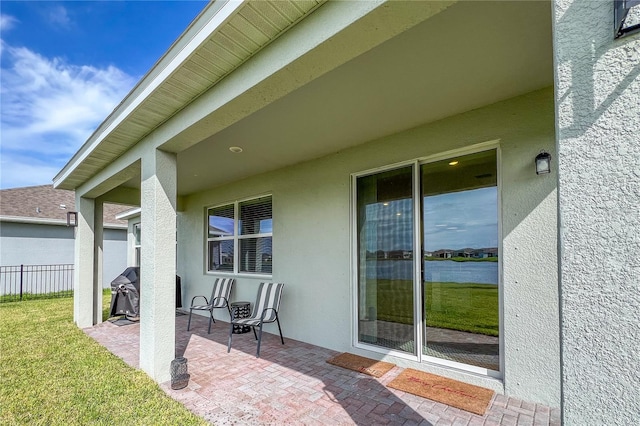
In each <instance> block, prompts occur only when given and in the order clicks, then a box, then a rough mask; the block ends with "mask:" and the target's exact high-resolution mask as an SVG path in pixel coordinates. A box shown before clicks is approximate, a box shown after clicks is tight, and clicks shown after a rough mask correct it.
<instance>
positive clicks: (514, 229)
mask: <svg viewBox="0 0 640 426" xmlns="http://www.w3.org/2000/svg"><path fill="white" fill-rule="evenodd" d="M492 140H499V141H500V147H501V163H500V165H499V170H500V174H501V180H502V188H501V204H502V223H501V228H502V237H503V243H502V250H503V269H504V273H503V290H504V291H503V299H504V320H503V333H502V338H503V341H504V345H503V346H504V351H505V359H504V362H505V368H504V373H505V377H504V385H503V383H502V382H501V381H499V380H496V379H490V378H486V377H481V376H478V375H473V374H467V373H463V372H460V371H453V370H447V369H444V368H441V367H437V366H434V365H427V364H423V365H420V366H417V365H415V363H413V364H412V362H411V361H408V360H406V359H400V358H393V359H392V360H393V361H394V362H396V363H398V364H399V365H403V366H412V367H414V368H421V369H423V370H427V371H432V372H436V373H439V374H444V375H447V376H450V377H454V378H457V379H460V380H465V381H467V382H471V383H476V384H480V385H484V386H489V387H492V388H494V389H496V390H498V391H499V392H505V391H506V393H508V394H509V395H512V396H516V397H520V398H524V399H527V400H532V401H537V402H541V403H545V404H549V405H552V406H558V405H559V401H560V383H559V377H560V366H559V347H558V345H559V322H558V293H557V292H558V285H557V259H556V255H557V241H556V238H555V230H556V176H555V171H554V172H553V173H552V174H551V175H547V176H536V174H535V170H534V163H533V160H534V157H535V156H536V154H537V153H538V152H539V151H540V150H542V149H544V150H547V151H548V152H550V153H551V154H552V155H553V156H554V157H555V150H554V141H555V135H554V121H553V92H552V90H551V89H546V90H542V91H538V92H534V93H531V94H528V95H525V96H522V97H519V98H515V99H512V100H508V101H505V102H501V103H498V104H495V105H492V106H488V107H485V108H481V109H478V110H475V111H471V112H468V113H465V114H462V115H459V116H455V117H451V118H448V119H445V120H442V121H439V122H436V123H433V124H427V125H423V126H420V127H417V128H414V129H411V130H408V131H405V132H402V133H399V134H396V135H392V136H388V137H385V138H382V139H379V140H375V141H372V142H369V143H366V144H364V145H361V146H358V147H355V148H352V149H349V150H345V151H342V152H339V153H336V154H334V155H331V156H328V157H325V158H322V159H319V160H316V161H312V162H307V163H303V164H299V165H296V166H293V167H288V168H285V169H282V170H279V171H276V172H273V173H268V174H265V175H261V176H257V177H254V178H251V179H246V180H243V181H240V182H237V183H234V184H230V185H225V186H222V187H219V188H214V189H211V190H209V191H206V192H203V193H198V194H194V195H191V196H189V197H186V198H185V211H184V212H182V213H181V214H180V218H179V221H178V274H179V275H181V276H182V278H183V281H182V283H183V298H184V301H185V302H188V301H189V300H190V299H191V297H193V296H194V295H198V294H207V295H208V293H209V292H210V291H211V290H210V289H211V284H212V282H213V279H214V276H213V275H208V274H206V273H205V243H206V234H205V229H206V220H205V214H206V208H207V207H208V206H212V205H216V204H221V203H226V202H230V201H234V200H237V199H242V198H245V197H251V196H256V195H260V194H264V193H271V194H273V252H274V260H273V262H274V264H273V270H274V274H273V278H272V280H273V281H278V282H284V283H285V289H284V293H283V301H282V309H281V322H282V327H283V332H284V334H285V336H286V337H287V338H293V339H297V340H302V341H306V342H310V343H313V344H316V345H320V346H324V347H329V348H332V349H335V350H338V351H350V352H355V353H361V354H363V355H366V356H370V357H376V358H382V357H383V354H378V353H371V352H364V351H362V350H357V349H355V348H353V347H352V345H353V336H352V317H353V309H354V308H353V300H352V294H353V291H352V289H353V287H352V286H353V285H354V283H353V282H352V278H351V277H352V265H351V250H352V240H351V235H352V233H351V232H352V228H351V223H352V216H351V206H350V200H351V174H352V173H357V172H360V171H364V170H368V169H372V168H376V167H383V166H387V165H390V164H393V163H397V162H402V161H407V160H411V159H416V158H423V157H427V156H430V155H434V154H439V153H442V152H445V151H449V150H454V149H459V148H464V147H468V146H471V145H474V144H478V143H482V142H486V141H492ZM212 162H215V159H213V158H212ZM259 282H260V279H255V278H251V277H247V276H239V277H237V280H236V286H235V288H234V291H233V293H232V297H231V298H232V300H249V301H252V302H253V301H254V300H255V294H256V290H257V286H258V284H259ZM218 311H220V312H218ZM221 311H223V310H217V311H216V312H215V313H214V314H215V315H216V316H219V317H221V318H225V313H224V312H221ZM274 327H275V326H273V325H269V326H268V327H267V328H266V330H267V331H270V332H276V333H277V330H276V329H275V328H274ZM387 358H389V357H388V356H387Z"/></svg>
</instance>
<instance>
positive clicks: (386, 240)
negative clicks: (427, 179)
mask: <svg viewBox="0 0 640 426" xmlns="http://www.w3.org/2000/svg"><path fill="white" fill-rule="evenodd" d="M423 203H424V206H423V209H424V226H423V229H424V249H425V250H427V251H435V250H440V249H451V250H457V249H463V248H487V247H498V189H497V187H495V186H493V187H488V188H478V189H473V190H467V191H459V192H449V193H445V194H439V195H434V196H429V197H424V199H423ZM412 210H413V204H412V200H411V199H409V198H405V199H401V200H396V201H391V202H388V203H375V204H369V205H367V220H368V221H369V227H368V228H367V231H366V232H367V234H366V239H367V250H369V251H375V250H385V251H389V250H413V211H412Z"/></svg>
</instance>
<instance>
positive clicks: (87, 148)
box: [53, 0, 245, 188]
mask: <svg viewBox="0 0 640 426" xmlns="http://www.w3.org/2000/svg"><path fill="white" fill-rule="evenodd" d="M244 2H245V0H229V1H228V2H226V3H225V4H224V6H222V8H220V10H219V11H217V12H216V13H215V14H214V15H213V16H212V17H211V19H210V20H209V22H207V23H206V24H205V25H204V26H203V27H202V28H201V29H200V30H198V32H197V33H196V34H195V35H194V36H193V38H192V39H191V40H189V42H188V43H187V45H186V46H184V47H183V48H182V49H181V50H180V51H179V52H178V54H177V55H176V56H175V57H174V58H173V59H172V60H171V62H169V64H167V65H166V66H165V67H164V69H162V70H161V71H160V73H158V74H157V75H156V76H155V77H153V78H152V79H151V81H150V82H149V83H148V84H147V85H146V87H144V89H142V91H141V92H140V93H137V94H136V95H135V97H134V98H133V99H132V101H131V103H130V104H129V105H127V106H126V107H125V108H124V109H123V110H120V111H118V109H119V107H120V106H121V105H124V104H125V103H126V101H127V98H129V97H130V96H133V94H134V92H135V91H136V90H137V89H139V87H141V86H142V84H143V83H144V81H145V80H146V79H147V78H149V77H150V75H151V74H153V71H154V70H155V67H154V68H152V69H151V71H149V72H148V73H147V75H146V76H145V77H144V78H143V79H142V81H141V83H140V85H138V86H136V87H134V89H133V90H132V91H131V93H129V95H127V97H126V98H125V100H124V101H122V102H121V104H120V105H119V106H118V107H116V110H115V111H114V113H115V114H117V115H116V116H115V118H114V120H113V121H112V122H111V123H110V124H109V126H108V127H106V128H105V129H100V127H99V128H98V130H96V132H95V133H94V134H93V135H91V137H90V139H89V141H87V143H86V144H85V145H84V146H82V148H80V150H79V151H78V152H77V153H76V155H75V156H74V157H73V158H72V159H71V160H69V162H68V163H67V164H66V165H65V166H64V168H63V169H62V170H61V171H60V172H59V173H58V174H57V175H56V176H55V177H54V178H53V186H54V188H57V187H58V186H59V185H60V184H61V183H62V182H63V181H64V180H65V179H67V178H68V177H69V175H70V174H71V173H72V172H73V171H74V169H75V168H76V167H77V166H78V165H79V164H80V163H82V162H83V161H84V160H85V159H86V158H87V157H88V156H89V155H90V154H91V152H92V151H93V150H95V149H96V148H97V146H98V145H100V143H101V142H102V141H103V140H104V138H105V137H107V136H108V135H109V134H110V133H111V132H112V131H113V130H114V129H115V128H116V127H118V126H119V125H120V124H121V123H122V122H123V121H124V120H126V119H127V117H128V116H129V115H130V114H131V113H132V112H133V111H134V110H135V109H136V108H137V107H139V106H140V104H141V103H142V102H143V101H144V100H145V99H146V98H147V97H148V96H149V95H150V94H151V93H152V92H153V91H154V90H156V89H158V87H160V85H161V84H162V82H163V81H164V80H166V79H167V78H168V77H169V76H170V75H171V74H172V73H173V72H175V71H176V70H177V69H178V68H179V67H180V65H182V63H183V62H184V61H186V60H187V59H188V58H189V56H190V55H191V54H192V53H194V52H195V51H196V49H197V48H198V46H200V45H201V44H202V43H203V42H205V41H206V40H207V38H209V37H210V36H211V34H212V33H213V32H215V30H217V29H219V28H220V27H221V26H222V25H223V24H224V23H225V22H226V21H227V20H228V19H229V18H231V17H232V16H233V15H234V14H235V13H236V12H237V11H238V10H239V9H240V7H241V6H242V5H243V4H244ZM214 3H215V2H214ZM214 3H212V4H211V5H210V6H207V7H211V6H212V5H213V4H214ZM197 19H198V18H196V20H197ZM107 120H108V118H107Z"/></svg>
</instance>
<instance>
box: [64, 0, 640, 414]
mask: <svg viewBox="0 0 640 426" xmlns="http://www.w3.org/2000/svg"><path fill="white" fill-rule="evenodd" d="M618 4H622V2H616V5H618ZM639 76H640V34H637V33H636V34H629V35H627V36H626V37H622V38H618V39H616V38H614V2H611V1H602V2H585V1H582V0H555V1H533V2H523V1H513V2H509V1H503V2H479V1H441V2H437V1H428V2H426V1H425V2H395V1H383V0H381V1H361V2H340V1H336V2H322V1H318V2H314V1H311V2H301V3H295V6H294V5H293V4H292V3H290V2H265V1H256V2H247V1H239V2H219V1H215V2H212V3H210V4H208V5H207V6H206V7H205V9H204V11H203V12H202V14H201V15H199V17H198V18H197V19H196V20H195V21H194V22H193V23H192V25H190V26H189V27H188V28H187V29H186V31H185V32H184V34H183V35H182V36H181V37H180V38H179V39H178V40H177V41H176V42H175V44H174V45H173V46H172V47H171V48H170V49H169V50H168V51H167V52H166V54H165V55H163V56H162V58H161V59H160V60H159V62H158V63H157V64H156V65H155V66H154V68H153V69H152V70H151V71H150V72H149V73H148V74H147V75H146V76H145V77H144V78H143V79H142V80H141V81H140V83H139V84H138V85H137V86H136V87H135V88H134V89H133V90H132V92H131V93H130V94H129V95H128V96H127V97H126V98H125V99H124V100H123V101H122V103H121V104H119V106H118V107H117V108H116V109H115V111H114V112H113V113H112V114H111V115H109V117H107V118H106V119H105V121H104V122H103V123H102V124H101V125H100V126H99V127H98V128H97V130H96V131H95V133H94V134H93V135H92V136H91V137H90V138H89V139H88V140H87V142H86V143H85V145H84V146H83V147H82V148H81V149H80V150H79V151H78V152H77V153H76V154H75V155H74V157H73V158H72V159H71V160H70V161H69V163H68V164H67V165H66V166H65V167H64V168H63V169H62V170H61V171H60V173H59V174H58V175H57V176H56V177H55V179H54V184H55V186H56V187H58V188H64V189H74V190H76V200H77V203H76V205H77V209H78V211H79V218H78V222H79V226H78V229H77V232H78V234H77V241H78V244H77V246H76V247H77V250H78V252H77V262H76V269H75V270H76V281H77V282H79V283H80V287H79V288H78V289H77V291H76V293H75V297H76V301H77V303H76V304H75V311H74V319H75V322H76V324H77V325H78V326H79V327H87V326H91V325H92V324H95V323H96V322H98V321H99V317H98V316H97V315H96V313H95V312H94V308H93V306H94V305H95V304H96V300H97V299H98V298H99V297H100V295H99V294H97V293H96V292H95V291H94V285H93V283H94V282H95V281H96V280H97V279H98V278H99V277H95V276H94V270H96V269H97V268H99V265H100V259H99V257H96V256H94V250H93V247H94V246H95V245H96V244H97V242H96V241H98V240H99V238H98V239H97V238H96V237H95V235H96V232H97V230H99V229H100V228H101V226H103V224H102V219H101V217H99V215H95V214H94V211H95V210H96V209H99V208H100V206H101V205H102V203H103V202H119V203H126V204H135V203H136V202H137V200H139V201H140V204H139V206H140V208H141V222H140V226H141V231H142V234H143V238H142V240H141V244H140V249H141V252H142V255H141V261H140V266H141V268H142V270H143V271H144V272H143V274H142V281H141V287H142V289H141V294H142V297H143V298H145V297H146V298H147V299H146V300H145V302H144V304H143V306H144V308H143V310H142V312H141V339H140V367H141V368H142V369H143V370H144V371H146V372H147V373H148V374H149V375H150V376H152V377H153V378H155V379H156V380H158V381H165V380H167V379H169V366H170V362H171V360H172V359H173V358H174V356H175V351H174V349H175V346H174V345H175V343H174V342H175V334H174V333H175V318H174V312H173V311H174V299H173V297H174V292H175V282H174V275H175V273H176V272H177V273H178V274H179V275H180V276H181V277H182V283H183V294H184V300H185V301H188V300H191V297H193V296H194V295H197V294H207V293H208V292H209V291H210V289H211V285H212V283H213V280H214V278H216V277H227V276H232V277H234V278H236V285H235V287H234V292H233V294H232V299H233V300H253V298H254V297H255V293H256V289H257V286H258V284H259V283H260V282H261V281H276V282H283V283H285V288H284V296H283V301H282V309H281V317H280V319H281V322H282V327H283V330H284V333H285V335H286V337H288V338H290V339H297V340H301V341H305V342H309V343H312V344H315V345H320V346H323V347H327V348H331V349H334V350H336V351H344V352H346V351H348V352H353V353H357V354H360V355H364V356H368V357H372V358H378V359H383V358H384V359H387V360H391V361H393V362H395V363H397V364H398V365H400V366H403V367H413V368H417V369H421V370H425V371H430V372H433V373H437V374H441V375H444V376H447V377H451V378H455V379H458V380H463V381H466V382H470V383H474V384H478V385H482V386H486V387H489V388H492V389H495V390H497V391H498V392H503V393H505V394H507V395H509V396H514V397H518V398H522V399H525V400H529V401H535V402H541V403H545V404H548V405H551V406H561V408H562V413H563V414H562V415H563V420H564V421H565V423H566V424H630V423H632V422H631V419H633V418H637V417H638V414H639V413H640V401H639V400H638V398H637V392H635V390H636V389H637V383H638V381H640V376H639V375H638V374H639V373H638V372H639V371H640V368H639V365H638V356H637V349H638V347H640V337H639V336H640V335H639V334H638V329H639V325H640V324H639V323H640V318H639V315H640V314H639V310H638V306H640V295H639V293H638V291H637V289H638V286H639V285H640V284H639V282H638V279H639V278H638V276H639V274H638V263H637V261H636V260H634V259H632V258H629V256H628V253H637V252H638V247H639V245H640V240H639V239H640V218H639V217H638V211H639V209H638V205H639V202H640V190H639V189H638V188H640V174H638V170H640V143H638V135H639V134H640V110H639V104H640V78H639ZM545 152H546V153H548V154H550V164H551V170H550V172H549V173H546V174H540V175H538V174H537V173H536V170H535V167H534V159H535V158H536V157H537V156H538V155H539V154H544V153H545ZM548 160H549V158H548V156H544V155H543V157H541V163H544V162H545V161H546V162H547V163H548ZM176 235H177V245H176V244H175V242H176ZM176 247H177V252H176ZM447 247H449V248H453V249H456V248H469V249H473V250H476V249H482V248H491V247H497V253H496V254H497V256H498V259H499V261H498V262H483V261H478V262H471V261H470V262H447V261H431V262H428V261H427V262H425V261H423V259H422V257H421V256H420V255H419V254H420V253H422V252H423V251H425V252H432V253H433V254H434V256H439V257H444V258H448V257H451V252H450V251H442V252H439V251H440V250H444V249H445V248H447ZM405 252H411V253H413V255H412V256H411V258H410V259H405V258H404V256H403V253H405ZM176 253H177V255H176ZM394 253H399V254H400V255H399V256H396V257H398V258H399V259H398V258H394V256H392V254H394ZM489 253H491V252H489ZM491 254H493V253H491ZM450 263H451V264H454V263H455V264H454V265H449V264H450ZM423 264H428V265H427V266H424V265H423ZM474 265H475V266H474ZM437 268H440V269H437ZM471 268H482V271H476V272H478V274H476V273H475V272H473V271H472V269H471ZM423 269H425V270H424V271H423ZM480 272H481V273H480ZM421 273H423V276H424V277H425V278H424V279H423V278H422V277H421V276H420V274H421ZM449 283H454V284H455V285H450V284H449ZM470 283H476V284H474V285H469V284H470ZM472 287H475V290H477V291H480V292H482V294H484V295H486V296H487V298H486V299H483V300H485V301H484V302H482V303H480V308H481V309H483V311H484V312H485V313H487V314H488V316H487V318H490V319H491V321H490V324H488V326H487V327H486V328H484V329H482V331H475V330H474V328H475V327H471V326H469V325H464V326H457V328H456V326H455V325H454V324H453V323H454V322H455V320H456V319H457V317H458V316H466V315H473V314H472V313H473V312H474V311H476V310H477V309H475V308H478V306H477V305H478V303H477V300H476V298H477V296H476V295H475V294H476V293H474V289H472ZM455 292H457V293H455ZM452 295H456V297H453V298H451V297H449V296H452ZM447 300H455V301H456V306H457V308H456V310H455V311H447V309H445V307H444V303H445V301H447ZM471 308H474V309H471ZM451 312H454V313H451ZM432 313H433V314H439V315H440V318H441V319H442V321H443V322H444V323H441V325H434V324H433V323H432V322H430V318H431V314H432ZM470 319H471V324H472V325H474V326H478V328H482V324H481V322H480V321H477V322H476V321H475V319H474V317H473V316H471V317H470ZM439 327H441V328H446V329H447V332H446V333H444V334H447V335H449V336H451V337H446V338H442V337H440V338H435V339H434V337H433V335H434V332H436V334H437V329H438V328H439ZM267 330H268V331H271V332H273V331H274V327H273V326H272V325H269V326H267ZM478 333H483V339H484V340H483V339H480V338H477V337H478V336H477V334H478ZM467 338H468V339H467ZM448 339H453V341H449V340H448ZM456 339H457V341H456ZM481 340H482V341H484V343H478V342H480V341H481ZM460 342H463V343H464V344H460ZM231 356H233V351H232V355H231ZM611 389H614V390H615V392H614V394H615V395H614V396H612V394H611Z"/></svg>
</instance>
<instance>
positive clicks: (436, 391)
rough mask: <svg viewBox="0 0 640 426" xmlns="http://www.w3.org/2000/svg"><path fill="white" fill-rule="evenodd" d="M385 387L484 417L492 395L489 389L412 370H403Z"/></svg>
mask: <svg viewBox="0 0 640 426" xmlns="http://www.w3.org/2000/svg"><path fill="white" fill-rule="evenodd" d="M387 386H389V387H390V388H394V389H398V390H401V391H404V392H408V393H412V394H414V395H418V396H421V397H423V398H427V399H431V400H433V401H437V402H441V403H443V404H446V405H450V406H452V407H456V408H459V409H461V410H465V411H469V412H471V413H474V414H477V415H479V416H484V413H485V411H486V410H487V407H488V406H489V403H490V402H491V398H493V393H494V392H493V391H492V390H491V389H487V388H483V387H480V386H474V385H469V384H467V383H462V382H459V381H457V380H451V379H447V378H446V377H442V376H436V375H435V374H429V373H424V372H422V371H418V370H414V369H412V368H407V369H406V370H404V371H403V372H402V373H400V374H399V375H398V377H396V378H395V379H393V380H392V381H391V382H389V384H388V385H387Z"/></svg>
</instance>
